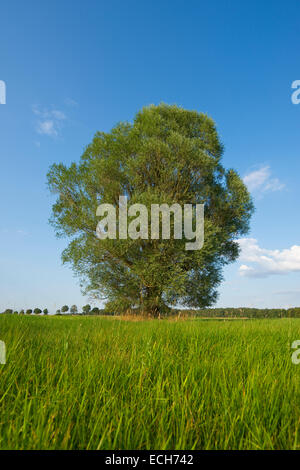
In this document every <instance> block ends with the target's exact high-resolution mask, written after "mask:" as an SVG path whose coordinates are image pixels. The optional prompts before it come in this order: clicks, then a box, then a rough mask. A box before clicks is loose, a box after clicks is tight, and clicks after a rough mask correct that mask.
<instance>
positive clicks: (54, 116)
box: [32, 105, 66, 137]
mask: <svg viewBox="0 0 300 470" xmlns="http://www.w3.org/2000/svg"><path fill="white" fill-rule="evenodd" d="M32 111H33V113H34V114H35V115H36V116H38V118H39V119H38V121H37V123H36V131H37V133H38V134H43V135H48V136H50V137H56V136H57V135H58V134H59V131H60V129H61V123H62V121H64V120H65V119H66V115H65V114H64V113H63V112H62V111H60V110H58V109H52V110H48V109H43V110H41V109H40V108H39V107H38V106H36V105H34V106H32Z"/></svg>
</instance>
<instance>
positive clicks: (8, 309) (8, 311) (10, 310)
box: [4, 308, 13, 315]
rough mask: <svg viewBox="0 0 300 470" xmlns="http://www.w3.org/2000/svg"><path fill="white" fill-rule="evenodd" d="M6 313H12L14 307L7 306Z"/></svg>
mask: <svg viewBox="0 0 300 470" xmlns="http://www.w3.org/2000/svg"><path fill="white" fill-rule="evenodd" d="M4 313H6V314H8V315H11V314H12V313H13V309H12V308H7V309H6V310H5V312H4Z"/></svg>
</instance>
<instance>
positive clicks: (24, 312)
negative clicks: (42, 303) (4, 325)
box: [3, 308, 49, 315]
mask: <svg viewBox="0 0 300 470" xmlns="http://www.w3.org/2000/svg"><path fill="white" fill-rule="evenodd" d="M3 313H6V314H7V313H8V314H13V313H14V314H18V315H25V314H26V315H31V314H32V313H35V314H36V315H40V314H41V313H43V314H44V315H48V313H49V311H48V309H47V308H44V310H41V309H40V308H35V309H34V310H32V309H31V308H28V309H27V310H24V309H21V310H20V311H19V312H18V311H17V310H13V309H11V308H7V309H6V310H5V312H3Z"/></svg>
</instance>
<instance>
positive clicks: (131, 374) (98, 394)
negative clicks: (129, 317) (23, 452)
mask: <svg viewBox="0 0 300 470" xmlns="http://www.w3.org/2000/svg"><path fill="white" fill-rule="evenodd" d="M0 339H1V340H3V341H5V343H6V347H7V363H6V365H0V448H1V449H296V448H299V446H300V444H299V441H300V438H299V435H300V433H299V425H300V412H299V411H300V410H299V404H300V399H299V398H300V393H299V383H300V381H299V378H300V365H299V366H297V365H294V364H293V363H292V361H291V354H292V350H291V343H292V342H293V341H294V340H295V339H300V320H298V319H280V320H248V321H243V320H236V321H234V322H231V321H216V320H208V321H205V320H189V321H178V322H170V321H167V320H162V321H158V320H154V321H143V322H141V321H140V322H131V321H118V320H116V319H109V318H100V317H98V318H93V317H78V318H77V317H67V318H64V317H52V318H51V317H47V318H42V317H39V318H35V317H23V316H6V315H1V317H0Z"/></svg>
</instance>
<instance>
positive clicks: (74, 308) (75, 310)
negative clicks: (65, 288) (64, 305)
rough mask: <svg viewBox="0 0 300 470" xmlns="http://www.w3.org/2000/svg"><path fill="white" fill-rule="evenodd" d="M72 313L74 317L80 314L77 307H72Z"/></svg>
mask: <svg viewBox="0 0 300 470" xmlns="http://www.w3.org/2000/svg"><path fill="white" fill-rule="evenodd" d="M70 313H72V315H76V314H77V313H78V308H77V305H72V307H71V308H70Z"/></svg>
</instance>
